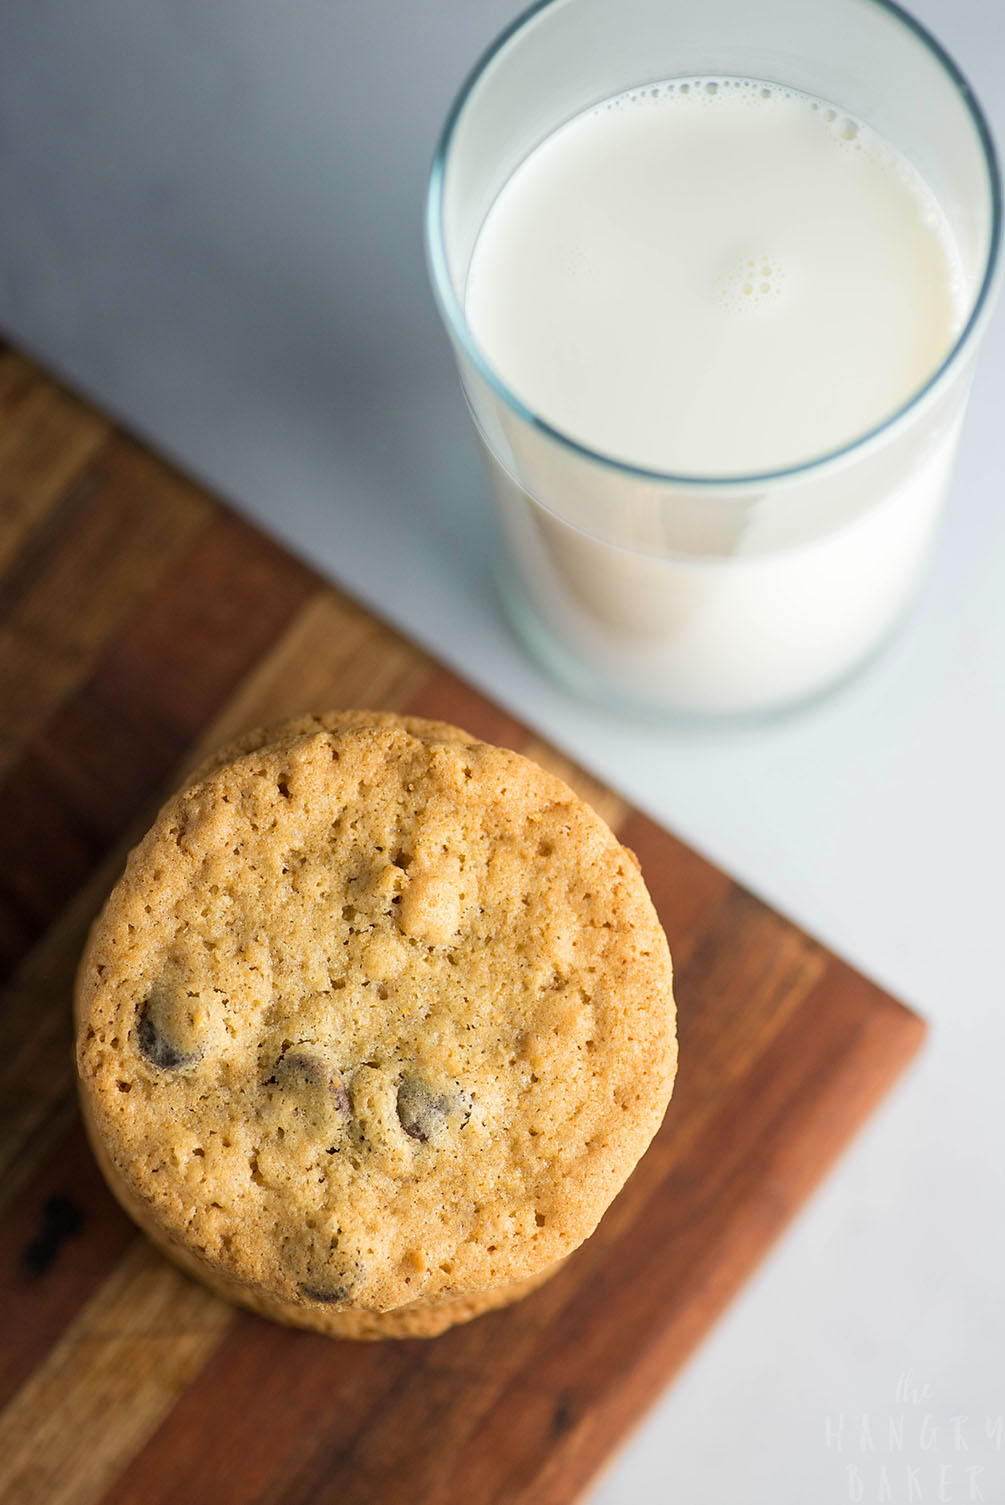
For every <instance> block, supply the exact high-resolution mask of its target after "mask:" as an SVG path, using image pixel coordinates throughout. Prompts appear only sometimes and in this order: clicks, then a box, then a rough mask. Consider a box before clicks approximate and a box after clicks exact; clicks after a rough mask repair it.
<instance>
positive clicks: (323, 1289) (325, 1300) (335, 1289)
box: [300, 1281, 349, 1306]
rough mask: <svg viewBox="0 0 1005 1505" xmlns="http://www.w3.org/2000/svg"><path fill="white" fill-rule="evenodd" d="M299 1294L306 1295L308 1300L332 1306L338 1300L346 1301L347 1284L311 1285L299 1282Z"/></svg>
mask: <svg viewBox="0 0 1005 1505" xmlns="http://www.w3.org/2000/svg"><path fill="white" fill-rule="evenodd" d="M300 1294H301V1295H302V1296H306V1297H307V1300H308V1301H316V1302H318V1303H319V1304H320V1305H322V1306H334V1305H335V1303H336V1302H338V1301H346V1300H347V1299H348V1296H349V1287H348V1286H313V1285H308V1284H306V1282H303V1281H302V1282H301V1284H300Z"/></svg>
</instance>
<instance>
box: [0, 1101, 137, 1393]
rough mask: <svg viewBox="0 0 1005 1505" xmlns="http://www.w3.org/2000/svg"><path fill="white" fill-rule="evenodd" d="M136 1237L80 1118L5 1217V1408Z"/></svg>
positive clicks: (0, 1224)
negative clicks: (105, 1180) (101, 1169)
mask: <svg viewBox="0 0 1005 1505" xmlns="http://www.w3.org/2000/svg"><path fill="white" fill-rule="evenodd" d="M135 1238H136V1229H135V1227H134V1226H133V1224H132V1223H131V1222H130V1221H129V1219H128V1218H127V1217H126V1215H125V1213H124V1212H122V1211H121V1210H120V1209H119V1207H118V1205H117V1203H116V1202H115V1200H114V1198H113V1197H112V1194H111V1192H110V1191H109V1190H108V1188H107V1186H106V1185H105V1183H104V1181H103V1180H102V1177H101V1173H100V1171H99V1170H98V1167H97V1166H96V1165H95V1163H94V1156H93V1155H92V1154H91V1151H90V1147H89V1145H88V1143H87V1140H86V1139H85V1137H84V1131H83V1128H82V1127H81V1124H80V1120H79V1118H77V1119H75V1120H74V1122H73V1124H72V1126H71V1128H70V1129H69V1130H68V1131H67V1132H66V1133H65V1134H64V1135H63V1138H62V1140H61V1141H60V1142H59V1144H57V1146H56V1148H55V1149H54V1150H53V1152H52V1153H51V1154H50V1156H49V1159H48V1161H47V1163H46V1164H45V1166H44V1167H43V1168H42V1170H41V1172H40V1173H39V1175H38V1176H37V1177H36V1178H35V1179H34V1180H33V1181H32V1182H31V1184H30V1185H29V1186H27V1187H25V1188H24V1189H23V1191H22V1192H21V1195H20V1196H19V1197H17V1198H16V1199H15V1201H14V1202H12V1203H11V1205H10V1206H9V1207H8V1208H7V1210H6V1212H5V1214H4V1216H3V1219H2V1220H0V1310H2V1311H3V1313H4V1321H3V1324H2V1325H0V1407H2V1406H3V1405H5V1404H6V1402H7V1401H8V1399H9V1398H10V1397H11V1395H13V1394H14V1392H15V1390H17V1388H18V1386H19V1385H20V1384H22V1383H23V1381H24V1380H26V1379H27V1378H28V1376H29V1375H30V1374H31V1372H32V1370H33V1369H34V1368H35V1367H36V1365H37V1364H39V1363H40V1362H41V1361H42V1360H43V1359H44V1357H45V1355H46V1354H47V1353H48V1351H49V1349H50V1348H51V1347H52V1345H53V1343H55V1341H56V1339H57V1338H58V1337H60V1335H61V1334H62V1332H63V1330H64V1329H65V1327H66V1326H67V1324H68V1323H69V1322H71V1321H72V1320H73V1318H74V1317H75V1316H76V1315H77V1312H78V1311H79V1310H80V1308H81V1307H82V1306H83V1305H84V1303H85V1301H87V1300H88V1298H89V1297H90V1296H92V1295H93V1293H94V1292H95V1291H96V1290H97V1288H98V1286H99V1285H100V1283H101V1281H102V1280H104V1278H105V1277H106V1275H107V1274H108V1272H109V1270H111V1269H113V1268H114V1266H115V1265H116V1264H117V1263H118V1261H119V1260H120V1259H121V1257H122V1255H123V1254H124V1253H125V1251H126V1249H127V1247H128V1246H129V1244H130V1243H132V1242H133V1241H134V1240H135Z"/></svg>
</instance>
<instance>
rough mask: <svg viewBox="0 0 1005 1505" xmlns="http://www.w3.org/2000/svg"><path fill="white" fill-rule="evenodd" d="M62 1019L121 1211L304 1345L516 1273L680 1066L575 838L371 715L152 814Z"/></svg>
mask: <svg viewBox="0 0 1005 1505" xmlns="http://www.w3.org/2000/svg"><path fill="white" fill-rule="evenodd" d="M77 1009H78V1069H79V1074H80V1080H81V1091H82V1095H83V1099H84V1103H85V1107H86V1109H87V1113H88V1116H89V1118H90V1120H91V1124H92V1132H93V1134H94V1135H95V1137H96V1139H97V1141H98V1143H99V1144H100V1146H101V1148H102V1153H103V1155H104V1157H105V1159H106V1160H107V1162H108V1163H109V1164H110V1167H111V1171H112V1175H113V1179H117V1180H119V1181H120V1182H121V1185H122V1188H123V1190H124V1194H125V1197H124V1199H125V1200H127V1201H129V1202H130V1203H131V1204H132V1205H134V1206H135V1207H136V1208H137V1209H138V1210H139V1211H141V1212H142V1221H143V1223H144V1225H145V1226H147V1227H148V1228H149V1229H150V1230H151V1231H154V1232H155V1233H156V1235H157V1237H158V1238H159V1239H160V1240H161V1241H162V1242H166V1243H167V1244H169V1245H171V1246H172V1247H174V1248H175V1249H176V1250H180V1251H183V1253H184V1255H185V1257H186V1258H187V1259H188V1260H189V1261H190V1262H192V1264H194V1266H195V1267H197V1268H199V1269H200V1270H201V1271H202V1272H203V1274H204V1276H207V1275H208V1276H209V1277H210V1278H211V1279H214V1278H215V1279H216V1281H217V1282H218V1283H220V1284H223V1285H228V1284H232V1285H233V1286H236V1287H239V1288H240V1290H241V1292H243V1293H244V1295H243V1298H242V1299H244V1300H245V1301H247V1302H248V1303H249V1304H256V1303H257V1304H258V1306H259V1307H260V1308H262V1309H271V1310H272V1311H273V1312H274V1313H276V1314H285V1315H288V1314H289V1311H290V1309H295V1310H296V1312H298V1313H302V1314H303V1315H302V1318H300V1317H298V1318H297V1320H302V1321H304V1323H305V1325H314V1326H319V1327H323V1328H325V1322H326V1321H327V1319H329V1318H333V1317H335V1316H337V1315H339V1314H342V1313H344V1314H347V1315H351V1316H353V1317H354V1320H355V1322H356V1326H357V1327H358V1328H359V1327H363V1326H366V1325H367V1324H369V1323H371V1317H370V1316H369V1315H367V1314H393V1313H396V1312H397V1313H401V1312H402V1311H403V1310H405V1309H411V1310H412V1311H415V1310H420V1309H425V1308H427V1307H428V1308H430V1309H431V1310H432V1309H434V1308H435V1305H436V1304H437V1303H449V1302H461V1303H466V1302H469V1301H473V1300H475V1299H476V1298H484V1297H488V1296H490V1295H491V1293H493V1292H497V1291H499V1290H500V1289H501V1288H505V1287H509V1286H512V1285H514V1284H520V1283H523V1282H527V1281H534V1280H536V1279H537V1278H539V1277H541V1278H543V1276H544V1275H545V1274H546V1273H547V1272H548V1271H549V1270H550V1269H551V1268H553V1267H554V1266H555V1265H556V1263H557V1262H559V1261H560V1260H561V1259H563V1258H564V1257H565V1256H566V1255H567V1254H568V1253H569V1252H570V1251H571V1250H572V1249H574V1248H575V1247H576V1246H577V1245H578V1244H579V1243H581V1242H582V1240H583V1239H584V1238H586V1237H587V1236H588V1235H589V1234H590V1232H591V1231H592V1230H593V1228H594V1227H595V1226H596V1224H597V1222H598V1221H599V1219H600V1217H601V1216H602V1214H603V1212H604V1210H605V1208H606V1207H607V1206H608V1204H609V1203H610V1201H611V1199H612V1198H613V1197H614V1196H615V1195H616V1193H617V1191H618V1190H619V1188H620V1186H621V1185H622V1184H623V1182H624V1180H625V1179H626V1177H627V1176H628V1174H629V1173H630V1171H631V1169H632V1167H633V1166H634V1165H635V1163H636V1161H637V1160H638V1158H639V1156H640V1155H641V1154H642V1152H643V1151H644V1150H645V1148H646V1146H647V1144H648V1143H649V1141H650V1139H651V1138H652V1135H653V1134H654V1133H655V1131H656V1128H657V1127H658V1125H659V1123H660V1120H661V1118H662V1115H663V1112H664V1110H665V1107H666V1104H667V1101H668V1098H669V1095H670V1091H671V1087H672V1083H673V1076H674V1068H675V1060H676V1053H675V1040H674V1027H673V1000H672V994H671V971H670V958H669V953H668V950H667V945H666V940H665V938H664V936H663V933H662V930H661V928H660V926H659V922H658V920H657V918H656V915H655V913H654V911H653V908H652V904H651V902H650V900H649V896H648V894H647V892H646V889H645V885H644V883H643V881H642V878H641V876H640V874H639V872H638V870H637V868H636V867H635V865H634V864H633V862H632V861H631V859H630V857H629V855H628V854H627V853H626V851H625V850H624V848H623V847H621V846H620V845H619V843H618V842H617V840H616V839H615V837H614V836H613V835H612V833H611V832H610V830H609V829H608V828H607V827H606V826H605V825H604V823H603V821H601V820H600V818H599V817H598V816H597V815H596V814H595V813H594V812H593V811H592V810H591V809H589V807H588V806H586V805H585V804H584V803H583V802H582V801H580V800H579V799H577V797H576V796H575V795H574V794H573V793H572V791H571V790H570V789H568V787H567V786H566V785H564V784H563V783H562V782H561V781H560V780H558V779H556V778H554V777H553V776H551V775H550V774H547V773H545V772H544V771H543V770H542V769H540V768H539V767H537V765H535V764H534V763H532V762H530V761H529V760H528V759H525V758H522V757H520V756H518V755H517V754H516V753H512V752H508V751H506V750H503V749H500V748H494V747H490V746H488V745H486V744H484V743H476V742H469V741H466V740H446V739H444V740H437V739H435V738H432V737H430V738H426V737H424V736H414V735H412V734H411V733H410V732H409V731H407V730H406V729H404V728H403V727H402V726H400V725H397V724H396V725H393V726H374V725H372V724H371V725H367V726H365V727H364V726H357V727H354V728H348V729H343V730H340V731H325V730H321V731H308V732H307V733H306V734H305V735H300V736H297V735H291V736H289V737H288V738H287V740H285V741H282V742H279V743H275V742H269V741H266V742H265V743H264V744H263V745H261V746H259V747H258V748H257V749H253V750H249V751H247V752H244V753H243V755H239V756H237V757H236V758H235V759H234V760H233V761H228V762H224V763H222V764H219V765H218V766H216V767H215V768H214V769H212V770H211V771H208V772H206V773H205V775H204V776H203V777H202V778H201V779H200V780H199V781H198V782H196V783H195V784H194V785H193V786H192V787H190V788H188V789H186V790H184V791H182V792H181V793H180V794H178V795H177V796H175V798H174V799H172V800H171V801H169V802H168V804H167V805H166V806H165V808H164V809H163V810H162V812H161V814H160V816H159V817H158V819H157V821H156V823H155V825H154V827H153V828H152V830H151V831H150V833H149V834H148V836H147V837H146V838H145V839H144V841H143V842H141V844H140V845H139V847H137V849H136V850H135V851H134V852H133V853H132V855H131V857H130V859H129V863H128V865H127V868H126V872H125V874H124V875H123V878H122V879H121V880H120V882H119V884H118V885H117V886H116V888H115V890H114V891H113V893H112V895H111V897H110V899H109V901H108V903H107V905H106V907H105V909H104V911H103V913H102V914H101V916H100V917H99V919H98V921H97V922H96V924H95V926H94V929H93V931H92V934H91V937H90V940H89V943H88V946H87V949H86V952H85V955H84V957H83V960H82V962H81V967H80V971H79V974H78V983H77ZM397 1320H403V1319H401V1318H400V1317H399V1319H397ZM424 1320H425V1321H427V1322H431V1321H433V1318H432V1317H429V1318H425V1319H424ZM325 1330H333V1329H332V1327H331V1326H328V1327H327V1328H325Z"/></svg>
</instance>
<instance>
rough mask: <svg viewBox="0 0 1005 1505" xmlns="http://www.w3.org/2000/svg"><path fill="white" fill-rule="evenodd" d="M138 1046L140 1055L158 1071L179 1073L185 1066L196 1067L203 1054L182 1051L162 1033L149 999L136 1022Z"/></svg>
mask: <svg viewBox="0 0 1005 1505" xmlns="http://www.w3.org/2000/svg"><path fill="white" fill-rule="evenodd" d="M136 1044H137V1045H138V1046H139V1051H140V1055H141V1056H143V1057H144V1059H145V1060H147V1061H149V1062H150V1065H151V1066H156V1067H157V1070H158V1071H179V1070H180V1069H181V1068H182V1067H183V1066H194V1065H195V1063H196V1061H198V1060H199V1058H200V1056H201V1055H202V1052H201V1051H199V1050H182V1049H181V1048H180V1047H179V1046H178V1045H176V1044H175V1043H174V1042H173V1041H172V1040H170V1039H169V1038H168V1036H167V1035H164V1034H162V1033H161V1031H160V1030H159V1029H158V1028H157V1025H156V1023H155V1021H154V1017H153V1002H152V1000H151V999H148V1000H147V1002H146V1003H145V1004H143V1006H142V1008H141V1009H140V1013H139V1018H138V1020H137V1022H136Z"/></svg>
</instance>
